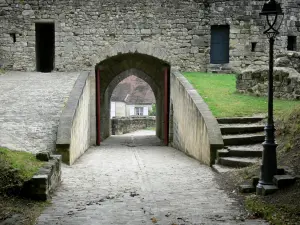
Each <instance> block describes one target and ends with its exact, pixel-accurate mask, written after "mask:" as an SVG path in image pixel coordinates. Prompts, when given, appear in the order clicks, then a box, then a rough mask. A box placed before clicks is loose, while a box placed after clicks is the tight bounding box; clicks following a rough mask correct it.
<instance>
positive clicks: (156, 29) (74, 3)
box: [0, 0, 300, 72]
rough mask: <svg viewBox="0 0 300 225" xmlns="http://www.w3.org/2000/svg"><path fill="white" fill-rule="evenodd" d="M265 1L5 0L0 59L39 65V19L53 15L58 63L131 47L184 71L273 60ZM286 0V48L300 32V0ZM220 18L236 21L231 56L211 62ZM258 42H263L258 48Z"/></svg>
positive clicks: (60, 66) (89, 60)
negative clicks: (226, 61)
mask: <svg viewBox="0 0 300 225" xmlns="http://www.w3.org/2000/svg"><path fill="white" fill-rule="evenodd" d="M264 2H265V1H261V0H256V1H246V0H239V1H237V0H221V1H219V0H218V1H215V0H197V1H196V0H190V1H187V0H164V1H162V0H133V1H130V4H129V3H128V2H126V1H123V0H102V1H98V0H86V1H78V0H70V1H38V0H31V1H13V0H5V1H4V0H0V19H1V23H0V30H1V32H0V64H1V65H3V66H4V67H5V68H7V69H13V70H26V71H34V70H36V52H35V51H36V49H35V47H36V37H35V34H36V33H35V23H36V22H53V23H54V24H55V62H54V64H55V66H54V67H55V70H58V71H74V70H89V69H90V68H91V67H92V66H94V65H95V64H96V63H98V62H100V61H102V60H104V59H105V58H106V57H107V56H112V55H117V54H118V53H128V52H139V53H145V54H150V55H155V56H157V57H160V56H161V55H167V57H164V59H165V60H166V61H168V62H169V63H171V65H172V66H173V67H176V68H177V69H180V70H181V71H206V70H213V71H226V72H227V71H231V70H235V71H236V70H237V71H239V70H240V68H246V67H247V66H248V65H250V64H252V65H264V64H265V63H267V60H268V55H267V53H268V45H267V39H266V37H265V36H264V35H263V34H262V33H263V29H264V22H265V21H264V18H262V17H260V16H259V12H260V11H261V8H262V5H263V3H264ZM282 3H283V8H284V11H285V13H286V15H285V17H284V21H283V25H282V28H281V30H280V35H281V36H279V38H278V41H276V43H275V44H276V46H275V51H276V52H281V51H283V50H286V46H287V35H293V36H299V34H300V32H299V30H300V24H299V19H300V13H299V7H297V1H296V0H288V1H282ZM212 25H229V26H230V53H229V55H230V62H229V64H226V65H212V66H210V65H209V64H210V44H211V43H210V42H211V40H210V38H211V37H210V34H211V33H210V26H212ZM14 35H15V37H16V38H15V40H14V38H13V37H14ZM253 42H255V43H257V46H256V50H255V51H254V52H252V51H251V48H252V47H251V46H252V43H253ZM298 46H300V39H299V38H298ZM155 52H156V53H157V54H155Z"/></svg>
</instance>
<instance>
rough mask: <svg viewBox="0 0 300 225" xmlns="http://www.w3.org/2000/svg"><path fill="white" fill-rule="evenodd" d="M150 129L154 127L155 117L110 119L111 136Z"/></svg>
mask: <svg viewBox="0 0 300 225" xmlns="http://www.w3.org/2000/svg"><path fill="white" fill-rule="evenodd" d="M152 127H156V118H155V117H121V118H117V117H115V118H112V119H111V130H112V134H113V135H120V134H126V133H130V132H134V131H137V130H142V129H145V128H152Z"/></svg>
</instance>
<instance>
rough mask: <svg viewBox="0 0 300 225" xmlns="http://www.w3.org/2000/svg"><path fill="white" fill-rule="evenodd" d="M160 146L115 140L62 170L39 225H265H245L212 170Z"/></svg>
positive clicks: (136, 136) (254, 223) (152, 141)
mask: <svg viewBox="0 0 300 225" xmlns="http://www.w3.org/2000/svg"><path fill="white" fill-rule="evenodd" d="M143 135H145V136H143ZM149 135H151V136H149ZM156 143H159V140H158V139H157V138H156V137H155V136H154V132H153V131H143V132H136V133H131V134H127V135H120V136H111V137H110V138H108V139H106V140H105V141H104V142H103V143H102V145H101V146H100V147H92V148H91V149H89V151H87V152H86V154H84V155H83V156H82V157H81V158H80V159H79V160H78V161H77V162H76V163H75V164H74V165H73V166H72V167H69V166H66V165H63V168H62V170H63V181H62V185H61V186H60V187H59V188H58V191H57V192H56V194H55V195H54V196H53V198H52V204H51V205H49V206H48V207H47V208H46V210H45V211H44V212H43V213H42V214H41V216H40V217H39V218H38V220H37V225H53V224H64V225H67V224H70V225H71V224H72V225H83V224H103V225H108V224H114V225H121V224H131V225H142V224H145V225H151V224H152V225H153V222H152V221H154V219H156V220H157V224H161V225H169V224H185V225H195V224H199V223H202V224H214V225H216V224H218V225H228V224H230V225H262V224H266V223H265V222H264V221H262V220H252V219H251V220H248V219H245V221H244V220H243V218H244V217H245V216H246V214H247V213H245V214H244V212H243V210H242V209H241V208H240V204H238V202H237V201H236V200H235V199H233V198H230V197H229V196H228V195H227V194H226V193H225V191H223V190H221V189H220V188H219V187H218V185H217V183H216V181H215V179H214V176H215V174H214V172H213V171H212V170H211V169H210V168H209V167H207V166H205V165H202V164H199V162H198V161H196V160H194V159H192V158H190V157H188V156H186V155H184V154H183V153H182V152H180V151H177V150H175V149H173V148H171V147H165V146H156ZM133 144H134V145H136V147H134V148H133V147H130V146H131V145H133ZM140 144H142V146H140ZM128 146H129V147H128ZM238 217H239V218H240V219H238ZM151 219H152V220H151Z"/></svg>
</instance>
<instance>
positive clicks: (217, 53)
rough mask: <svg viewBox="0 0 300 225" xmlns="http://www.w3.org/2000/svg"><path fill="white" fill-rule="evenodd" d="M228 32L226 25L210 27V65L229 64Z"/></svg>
mask: <svg viewBox="0 0 300 225" xmlns="http://www.w3.org/2000/svg"><path fill="white" fill-rule="evenodd" d="M229 30H230V27H229V26H228V25H216V26H211V43H210V63H211V64H224V63H229Z"/></svg>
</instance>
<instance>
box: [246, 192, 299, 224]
mask: <svg viewBox="0 0 300 225" xmlns="http://www.w3.org/2000/svg"><path fill="white" fill-rule="evenodd" d="M245 204H246V207H247V208H248V209H249V210H251V211H252V212H254V213H255V214H256V215H257V216H258V217H261V218H264V219H266V220H267V221H268V222H270V223H271V224H275V225H296V224H298V222H299V206H298V205H293V204H285V203H268V202H265V201H264V200H263V199H262V198H261V197H259V196H254V195H251V196H248V197H247V198H246V201H245Z"/></svg>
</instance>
